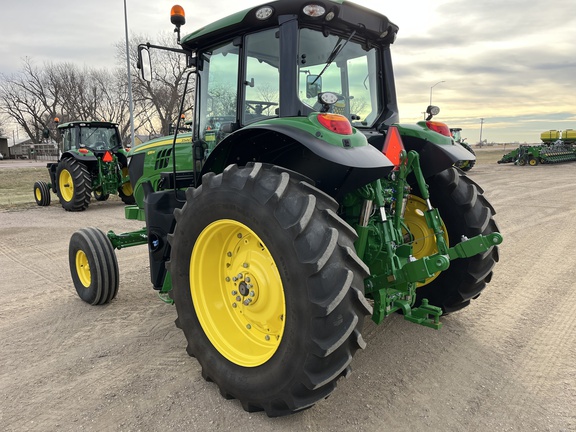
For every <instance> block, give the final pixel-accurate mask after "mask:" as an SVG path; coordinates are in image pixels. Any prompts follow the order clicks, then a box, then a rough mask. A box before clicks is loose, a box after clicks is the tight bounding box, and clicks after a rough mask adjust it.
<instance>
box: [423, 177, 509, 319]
mask: <svg viewBox="0 0 576 432" xmlns="http://www.w3.org/2000/svg"><path fill="white" fill-rule="evenodd" d="M428 184H429V186H430V200H431V202H432V205H434V206H435V207H437V208H438V209H439V210H440V214H441V216H442V218H443V220H444V222H445V224H446V227H447V229H448V235H449V239H450V244H451V245H454V244H456V243H459V242H460V241H461V240H460V237H461V236H462V235H465V236H466V237H468V238H471V237H474V236H477V235H479V234H482V235H487V234H490V233H493V232H496V231H498V226H497V225H496V222H495V221H494V219H493V216H494V214H495V213H496V212H495V211H494V208H493V207H492V206H491V205H490V203H489V202H488V200H487V199H486V198H485V197H484V196H483V195H482V194H483V190H482V188H480V187H479V186H478V185H477V184H476V183H475V182H474V181H473V180H472V179H470V178H469V177H468V176H466V175H465V174H464V173H463V172H462V171H461V170H459V169H457V168H449V169H447V170H445V171H442V172H441V173H439V174H437V175H435V176H434V177H432V178H431V179H428ZM498 260H499V256H498V247H497V246H494V247H492V248H491V249H490V250H488V251H487V252H485V253H482V254H478V255H475V256H473V257H470V258H465V259H458V260H455V261H452V262H451V264H450V267H449V268H448V270H445V271H444V272H442V273H441V274H440V275H439V276H438V278H436V279H435V280H434V281H433V282H431V283H430V284H428V285H425V286H422V287H420V288H419V289H418V290H417V303H420V301H421V300H422V298H427V299H428V300H429V301H430V303H431V304H433V305H436V306H440V307H441V308H442V309H443V311H444V313H445V314H448V313H450V312H455V311H458V310H460V309H462V308H464V307H466V306H468V305H469V304H470V300H472V299H475V298H477V297H478V296H479V295H480V294H481V292H482V291H483V290H484V288H485V287H486V284H487V283H488V282H490V280H491V279H492V271H493V268H494V266H495V264H496V263H497V262H498Z"/></svg>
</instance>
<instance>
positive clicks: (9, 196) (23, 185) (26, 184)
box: [0, 167, 55, 209]
mask: <svg viewBox="0 0 576 432" xmlns="http://www.w3.org/2000/svg"><path fill="white" fill-rule="evenodd" d="M38 180H42V181H45V182H46V183H50V175H49V174H48V169H47V168H46V167H44V168H41V167H34V168H3V169H0V208H3V209H6V208H8V209H9V208H14V207H27V206H28V205H30V204H33V205H36V201H35V200H34V182H36V181H38ZM54 197H55V195H52V198H54Z"/></svg>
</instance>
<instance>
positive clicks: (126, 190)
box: [122, 167, 134, 196]
mask: <svg viewBox="0 0 576 432" xmlns="http://www.w3.org/2000/svg"><path fill="white" fill-rule="evenodd" d="M126 177H128V167H124V168H122V181H124V179H125V178H126ZM122 193H123V194H124V195H125V196H132V194H133V193H134V191H133V190H132V184H130V182H129V181H127V182H125V183H122Z"/></svg>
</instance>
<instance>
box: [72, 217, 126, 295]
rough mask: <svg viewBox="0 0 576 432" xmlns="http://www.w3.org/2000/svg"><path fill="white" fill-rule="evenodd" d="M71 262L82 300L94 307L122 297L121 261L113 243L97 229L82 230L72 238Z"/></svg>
mask: <svg viewBox="0 0 576 432" xmlns="http://www.w3.org/2000/svg"><path fill="white" fill-rule="evenodd" d="M68 261H69V264H70V273H71V275H72V280H73V282H74V287H75V288H76V292H77V293H78V296H80V298H81V299H82V300H84V301H85V302H86V303H89V304H91V305H102V304H106V303H109V302H110V301H112V299H113V298H114V297H116V294H117V293H118V284H119V271H118V261H117V259H116V254H115V253H114V248H113V247H112V243H110V240H109V239H108V237H107V236H106V234H104V233H103V232H102V231H100V230H99V229H97V228H82V229H80V230H79V231H76V232H75V233H74V234H72V237H71V238H70V245H69V247H68Z"/></svg>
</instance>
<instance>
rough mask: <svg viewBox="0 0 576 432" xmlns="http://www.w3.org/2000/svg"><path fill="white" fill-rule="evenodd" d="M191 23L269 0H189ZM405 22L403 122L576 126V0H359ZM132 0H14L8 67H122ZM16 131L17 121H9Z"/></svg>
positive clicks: (138, 27)
mask: <svg viewBox="0 0 576 432" xmlns="http://www.w3.org/2000/svg"><path fill="white" fill-rule="evenodd" d="M178 1H179V3H178V4H180V5H181V6H182V7H183V8H184V10H185V11H186V17H187V18H186V20H187V23H186V25H185V26H184V27H183V28H182V32H183V34H187V33H190V32H192V31H194V30H196V29H198V28H200V27H202V26H204V25H206V24H208V23H210V22H212V21H214V20H216V19H218V18H222V17H224V16H226V15H229V14H231V13H234V12H236V11H238V10H242V9H246V8H249V7H252V6H256V5H258V4H262V3H263V1H262V0H210V1H192V0H178ZM355 3H358V4H361V5H363V6H366V7H369V8H371V9H374V10H376V11H378V12H380V13H383V14H384V15H386V16H388V18H389V19H390V20H391V21H392V22H394V23H395V24H397V25H398V26H399V27H400V31H399V32H398V39H397V40H396V42H395V43H394V45H393V46H392V56H393V61H394V69H395V79H396V91H397V96H398V103H399V109H400V120H401V122H402V123H413V122H416V121H419V120H422V118H423V111H424V110H425V109H426V106H427V105H428V104H429V102H430V98H432V102H433V104H434V105H438V106H439V107H440V110H441V111H440V114H439V115H438V116H437V117H436V120H438V121H443V122H445V123H447V124H448V125H449V126H450V127H461V128H462V129H463V131H462V136H463V137H465V138H467V140H468V142H469V143H471V144H475V143H477V142H479V140H480V137H481V138H482V140H487V141H488V142H498V143H505V142H507V143H511V142H520V143H523V142H529V143H531V142H538V141H539V138H540V133H541V132H544V131H546V130H550V129H556V130H566V129H576V9H575V6H574V0H547V1H544V0H531V1H526V0H521V1H520V0H434V1H431V0H426V1H424V0H413V1H412V0H402V1H398V0H396V1H390V2H387V1H383V0H355ZM173 4H175V3H174V2H173V1H167V0H138V1H134V0H126V5H127V11H128V28H129V34H138V35H148V36H150V37H151V39H154V37H155V36H157V35H158V34H160V33H161V32H165V31H172V29H173V26H172V25H171V24H170V18H169V17H170V8H171V6H172V5H173ZM124 35H125V29H124V2H123V1H122V0H76V1H75V2H70V1H64V0H52V1H50V2H47V1H45V0H19V1H11V0H2V5H1V7H0V74H6V75H9V74H11V73H15V72H18V71H19V70H20V69H21V67H22V60H23V59H24V58H26V57H28V58H30V59H31V60H32V61H33V63H34V64H35V65H38V66H41V65H42V64H43V63H44V62H53V63H59V62H72V63H75V64H77V65H78V66H79V67H83V66H88V67H98V68H99V67H116V66H118V63H117V59H116V48H115V44H116V43H118V42H122V43H123V42H124ZM5 132H6V134H7V135H9V136H10V135H12V130H11V127H10V126H7V127H5Z"/></svg>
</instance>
